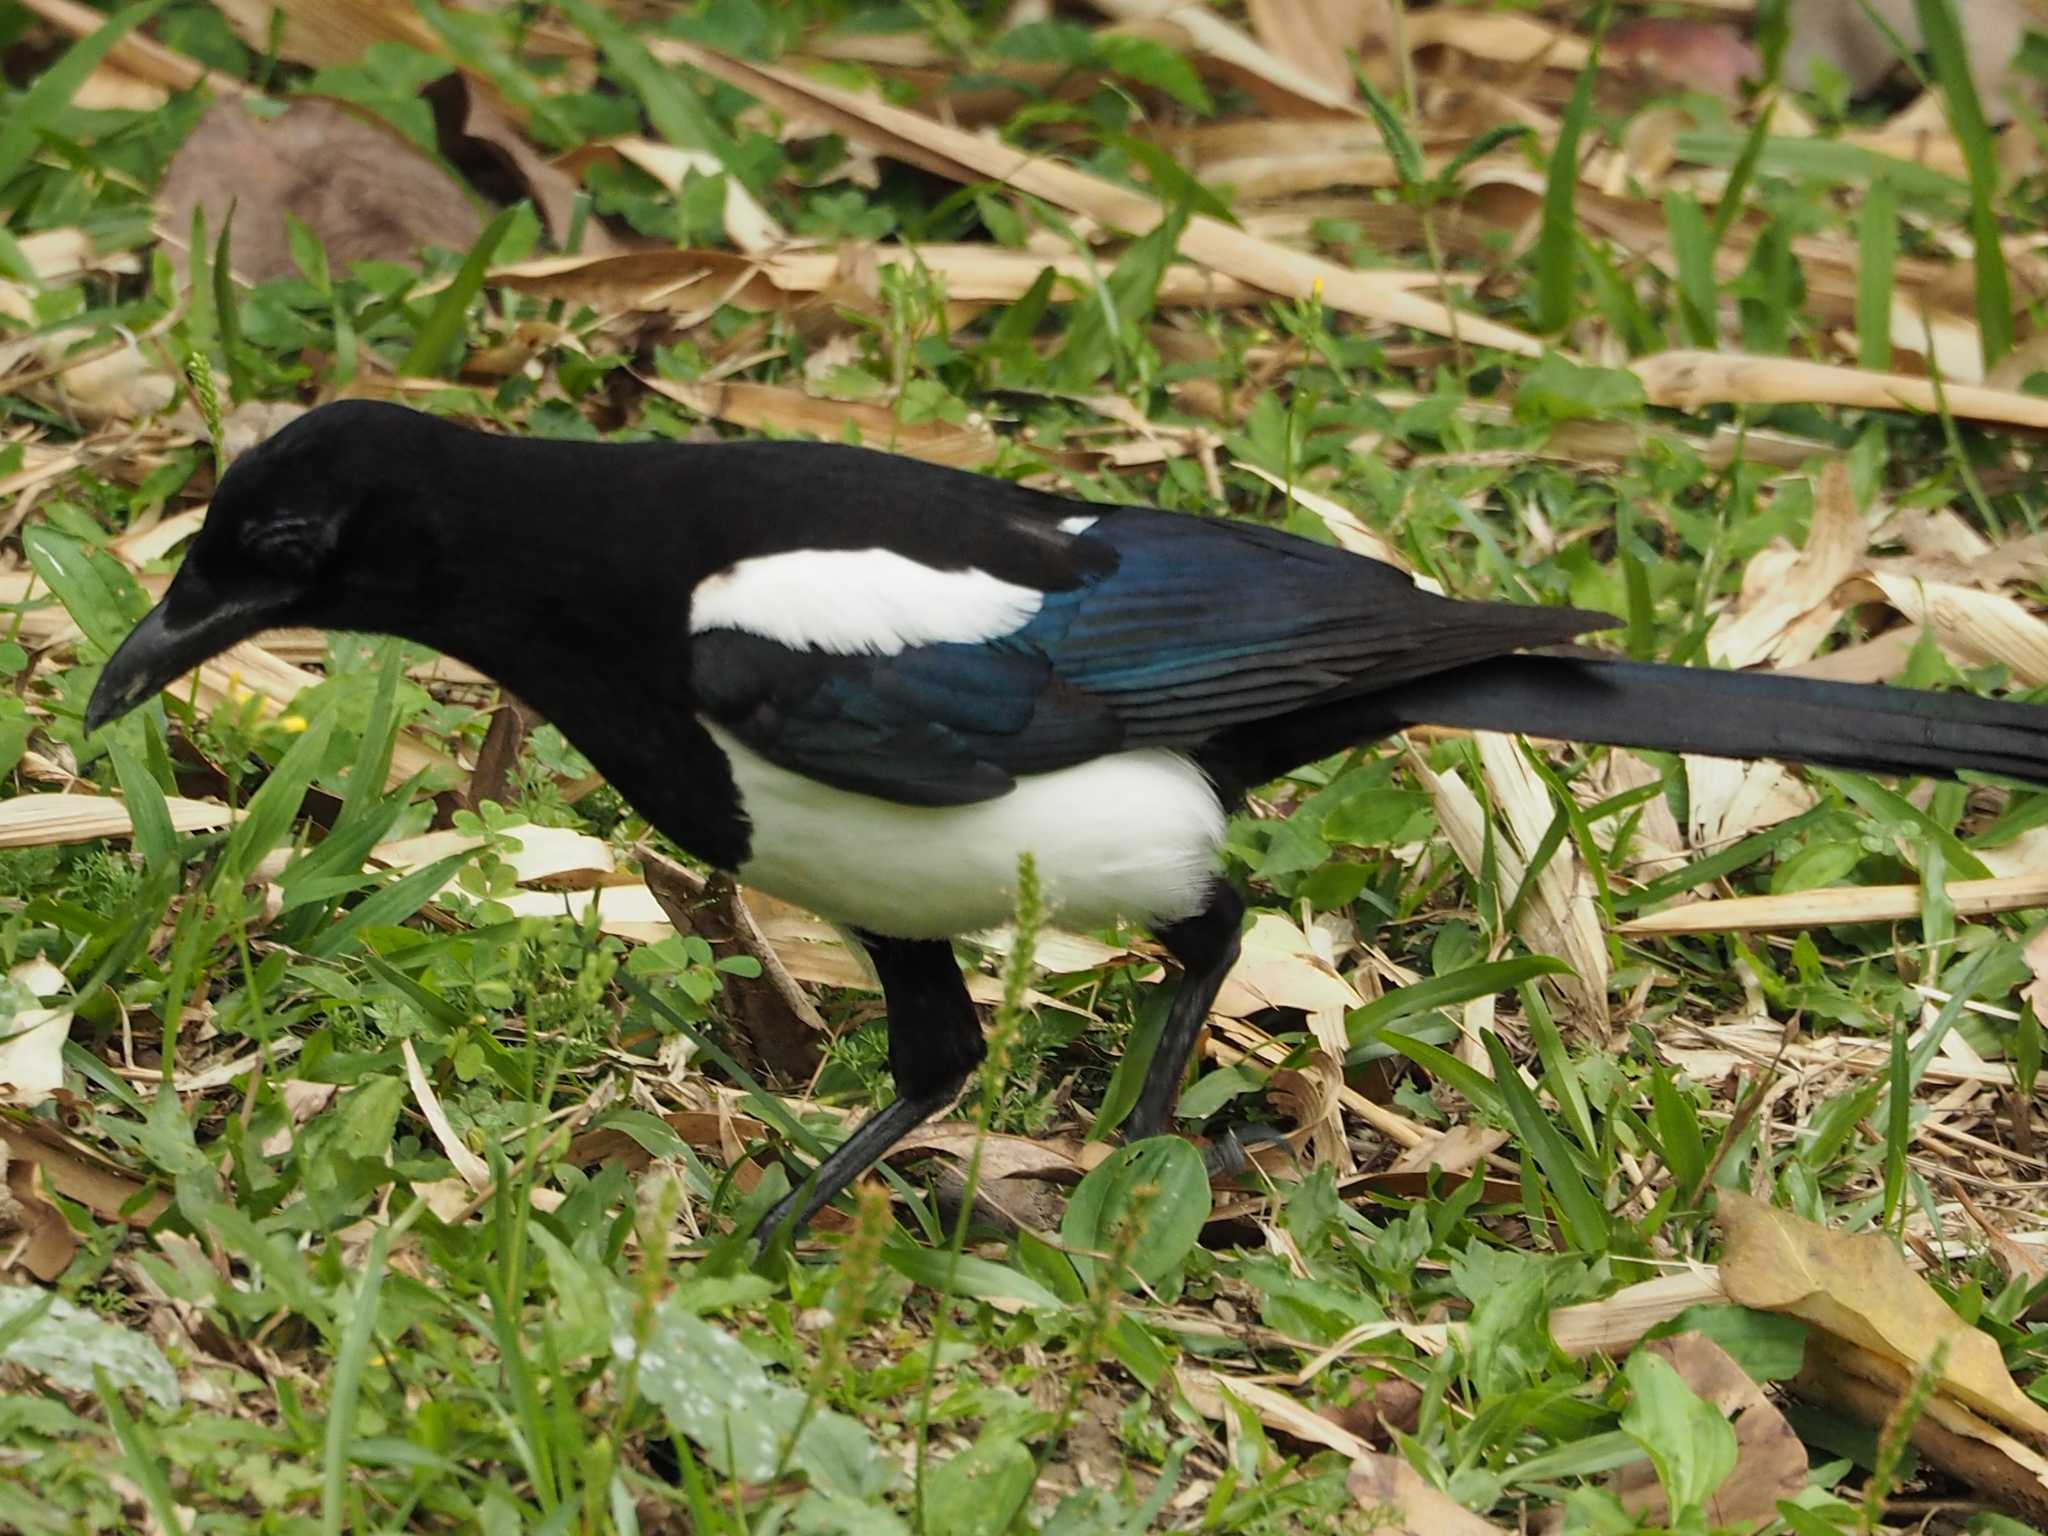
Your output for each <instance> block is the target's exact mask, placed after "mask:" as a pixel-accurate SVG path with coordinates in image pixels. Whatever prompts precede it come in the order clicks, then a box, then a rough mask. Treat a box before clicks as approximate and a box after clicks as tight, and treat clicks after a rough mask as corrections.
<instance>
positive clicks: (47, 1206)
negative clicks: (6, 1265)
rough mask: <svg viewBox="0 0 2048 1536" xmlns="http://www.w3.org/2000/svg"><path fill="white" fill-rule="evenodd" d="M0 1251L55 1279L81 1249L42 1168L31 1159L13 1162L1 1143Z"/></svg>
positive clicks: (36, 1273)
mask: <svg viewBox="0 0 2048 1536" xmlns="http://www.w3.org/2000/svg"><path fill="white" fill-rule="evenodd" d="M0 1172H4V1174H5V1181H4V1182H0V1254H14V1255H16V1258H15V1262H16V1263H18V1264H20V1265H21V1267H22V1268H23V1269H26V1270H27V1271H28V1272H29V1273H30V1274H32V1275H34V1276H35V1277H36V1278H37V1279H38V1280H41V1281H44V1282H45V1283H48V1282H50V1281H54V1280H55V1279H56V1278H57V1277H58V1276H59V1275H61V1274H63V1273H64V1271H65V1270H67V1269H69V1268H70V1267H71V1259H72V1256H73V1255H74V1254H76V1253H77V1252H78V1234H77V1233H76V1232H74V1231H72V1230H71V1223H70V1222H68V1221H66V1220H65V1219H64V1213H63V1212H62V1211H60V1210H58V1209H57V1207H56V1206H55V1205H53V1204H51V1203H50V1198H49V1192H48V1188H47V1185H46V1182H45V1179H44V1176H43V1170H42V1169H41V1168H39V1167H37V1166H36V1165H35V1164H34V1163H30V1162H11V1161H9V1160H8V1157H7V1148H6V1146H5V1145H4V1144H0Z"/></svg>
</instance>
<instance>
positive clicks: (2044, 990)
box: [2020, 926, 2048, 1019]
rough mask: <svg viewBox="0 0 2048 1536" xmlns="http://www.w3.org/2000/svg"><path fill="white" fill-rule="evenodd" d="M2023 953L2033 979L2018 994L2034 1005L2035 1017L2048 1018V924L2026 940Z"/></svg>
mask: <svg viewBox="0 0 2048 1536" xmlns="http://www.w3.org/2000/svg"><path fill="white" fill-rule="evenodd" d="M2024 954H2025V957H2026V962H2027V969H2028V970H2030V971H2032V972H2033V973H2034V979H2033V980H2032V981H2030V982H2028V983H2027V984H2026V986H2025V987H2023V988H2022V989H2021V991H2020V995H2021V996H2022V997H2024V998H2026V1000H2027V1001H2028V1002H2030V1003H2032V1004H2033V1005H2034V1017H2035V1018H2037V1019H2048V926H2044V927H2043V928H2042V929H2041V931H2040V932H2039V933H2037V934H2035V935H2034V936H2033V937H2032V938H2031V939H2029V940H2027V947H2026V950H2025V951H2024Z"/></svg>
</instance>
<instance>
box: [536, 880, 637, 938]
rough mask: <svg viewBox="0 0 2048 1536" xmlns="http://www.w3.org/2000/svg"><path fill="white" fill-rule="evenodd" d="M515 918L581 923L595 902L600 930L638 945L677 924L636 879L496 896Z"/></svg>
mask: <svg viewBox="0 0 2048 1536" xmlns="http://www.w3.org/2000/svg"><path fill="white" fill-rule="evenodd" d="M496 899H497V900H498V902H499V904H500V905H502V906H504V907H505V908H507V909H508V910H509V911H510V912H511V913H512V915H513V916H514V917H568V918H571V919H573V920H574V921H576V922H579V923H580V922H582V921H583V919H584V917H585V915H586V914H587V913H588V912H589V911H590V908H591V905H592V904H593V903H595V904H596V906H597V926H598V929H599V931H600V932H603V933H608V934H611V935H612V936H613V937H614V938H620V939H628V940H631V941H632V942H633V943H635V944H658V943H660V942H661V941H662V940H663V939H665V938H667V937H668V936H669V935H670V934H672V933H674V932H675V927H674V925H673V924H671V923H670V922H669V920H668V913H667V912H666V911H664V910H663V909H662V905H661V902H660V901H659V900H658V899H656V897H655V894H654V892H652V891H650V890H649V889H648V888H647V887H646V886H645V885H643V884H641V883H639V882H638V881H635V882H633V883H631V884H628V885H602V886H598V887H596V888H595V889H593V890H584V891H526V890H521V891H514V892H512V893H511V894H510V895H508V896H501V897H498V898H496Z"/></svg>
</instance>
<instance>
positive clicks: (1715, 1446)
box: [1621, 1349, 1736, 1517]
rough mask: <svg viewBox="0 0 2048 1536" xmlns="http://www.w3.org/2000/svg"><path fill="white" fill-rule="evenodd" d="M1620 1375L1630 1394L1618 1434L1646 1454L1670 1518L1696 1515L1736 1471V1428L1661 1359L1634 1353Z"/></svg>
mask: <svg viewBox="0 0 2048 1536" xmlns="http://www.w3.org/2000/svg"><path fill="white" fill-rule="evenodd" d="M1622 1375H1623V1378H1624V1379H1625V1380H1626V1381H1627V1382H1628V1386H1629V1391H1630V1392H1631V1393H1632V1394H1633V1395H1632V1396H1631V1397H1630V1398H1629V1404H1628V1407H1626V1408H1624V1409H1623V1410H1622V1413H1621V1427H1622V1430H1623V1431H1624V1432H1625V1433H1626V1434H1628V1435H1629V1436H1630V1437H1631V1438H1632V1439H1634V1440H1635V1442H1636V1443H1637V1444H1638V1445H1640V1446H1641V1447H1642V1448H1643V1449H1644V1450H1645V1451H1646V1452H1648V1454H1649V1457H1650V1462H1651V1465H1653V1466H1654V1467H1656V1469H1657V1481H1658V1482H1660V1483H1662V1484H1663V1485H1664V1497H1665V1498H1666V1499H1668V1500H1669V1501H1670V1504H1671V1513H1672V1515H1673V1516H1674V1517H1683V1516H1685V1515H1690V1514H1692V1513H1694V1512H1695V1511H1697V1510H1699V1509H1700V1507H1701V1506H1702V1505H1703V1504H1704V1503H1705V1502H1706V1499H1707V1497H1708V1495H1710V1494H1711V1493H1713V1492H1714V1491H1715V1490H1716V1489H1717V1488H1719V1487H1720V1486H1721V1485H1722V1484H1723V1483H1725V1482H1726V1481H1727V1480H1728V1474H1729V1473H1731V1472H1733V1471H1734V1470H1735V1456H1736V1445H1735V1430H1734V1428H1733V1427H1732V1426H1731V1425H1730V1424H1729V1422H1728V1420H1727V1419H1726V1418H1725V1417H1723V1415H1722V1413H1721V1410H1720V1409H1719V1408H1716V1407H1715V1406H1714V1405H1713V1404H1712V1403H1708V1402H1704V1401H1702V1400H1701V1398H1700V1396H1699V1394H1698V1393H1696V1392H1694V1391H1693V1389H1692V1388H1691V1387H1689V1386H1687V1385H1686V1384H1685V1378H1684V1377H1683V1376H1681V1375H1679V1374H1678V1371H1677V1369H1676V1368H1675V1367H1674V1366H1673V1365H1672V1364H1671V1363H1670V1362H1669V1361H1668V1360H1666V1359H1665V1358H1664V1357H1663V1356H1661V1355H1658V1354H1654V1353H1652V1352H1651V1351H1649V1350H1646V1349H1644V1350H1637V1351H1636V1352H1635V1353H1634V1354H1632V1355H1630V1356H1629V1359H1628V1365H1627V1366H1626V1367H1625V1368H1624V1369H1623V1372H1622Z"/></svg>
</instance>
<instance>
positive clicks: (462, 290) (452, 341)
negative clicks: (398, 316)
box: [399, 208, 519, 379]
mask: <svg viewBox="0 0 2048 1536" xmlns="http://www.w3.org/2000/svg"><path fill="white" fill-rule="evenodd" d="M518 217H519V210H518V209H517V208H507V209H506V210H505V211H504V212H503V213H501V214H499V215H498V216H497V217H496V218H495V219H493V220H491V222H490V224H489V225H488V226H486V228H485V229H484V232H483V233H482V234H481V235H479V236H478V237H477V242H476V244H475V245H473V246H471V247H470V248H469V255H467V256H466V257H464V258H463V261H462V266H461V269H460V270H458V271H457V272H456V274H455V281H453V282H452V283H450V284H449V285H448V286H447V287H446V288H444V289H442V290H441V296H440V297H439V298H438V299H436V300H435V301H434V308H433V310H432V312H431V313H429V314H428V316H427V322H426V324H424V325H422V326H421V327H420V329H419V334H418V335H417V336H415V337H414V338H413V343H412V347H411V349H410V350H409V351H407V352H406V354H405V361H404V362H403V363H401V364H399V371H400V372H402V373H404V374H405V375H406V376H407V377H408V378H415V379H421V378H431V377H433V376H434V375H436V374H438V373H440V372H441V371H442V370H443V369H444V368H446V367H448V366H449V364H451V363H452V362H454V360H455V357H456V354H457V353H458V351H459V350H460V348H461V345H462V332H463V327H464V325H465V324H466V322H467V321H468V319H469V305H470V301H471V300H472V299H474V298H475V297H476V296H477V294H478V293H480V292H482V291H483V286H484V274H485V273H487V272H488V271H490V268H491V257H492V256H494V255H495V254H497V250H498V243H499V242H500V241H501V240H503V239H504V238H505V233H506V231H508V230H509V229H511V227H512V222H513V220H515V219H516V218H518Z"/></svg>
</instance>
